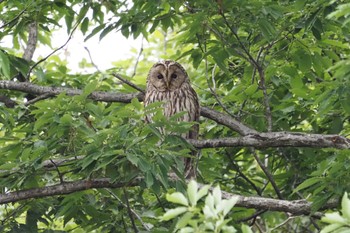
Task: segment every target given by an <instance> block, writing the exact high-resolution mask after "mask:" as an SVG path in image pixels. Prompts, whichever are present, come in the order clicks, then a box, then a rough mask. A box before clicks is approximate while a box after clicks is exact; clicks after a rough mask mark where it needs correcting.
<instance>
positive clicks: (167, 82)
mask: <svg viewBox="0 0 350 233" xmlns="http://www.w3.org/2000/svg"><path fill="white" fill-rule="evenodd" d="M165 85H166V88H167V89H169V87H170V80H167V81H165Z"/></svg>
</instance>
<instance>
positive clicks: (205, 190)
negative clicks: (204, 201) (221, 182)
mask: <svg viewBox="0 0 350 233" xmlns="http://www.w3.org/2000/svg"><path fill="white" fill-rule="evenodd" d="M209 189H210V185H204V186H203V187H202V188H201V189H200V190H199V191H198V193H197V201H198V200H200V199H201V198H202V197H204V196H205V195H207V194H208V191H209Z"/></svg>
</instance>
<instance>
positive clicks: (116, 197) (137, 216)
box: [105, 188, 151, 231]
mask: <svg viewBox="0 0 350 233" xmlns="http://www.w3.org/2000/svg"><path fill="white" fill-rule="evenodd" d="M105 190H106V191H107V192H109V194H111V195H112V196H113V197H114V198H115V199H117V200H118V201H119V202H120V204H122V205H123V206H124V207H125V208H128V207H127V205H125V204H124V203H123V202H122V200H120V198H119V197H118V196H117V195H115V194H114V193H113V192H112V191H111V190H109V189H107V188H106V189H105ZM130 211H131V213H132V214H133V215H134V216H135V217H136V218H137V220H139V221H140V223H141V224H142V226H143V227H144V228H145V229H146V230H147V231H150V230H151V229H150V228H149V227H148V226H147V224H146V223H144V222H143V221H142V218H141V217H140V215H138V214H137V213H136V212H135V210H133V209H131V208H130Z"/></svg>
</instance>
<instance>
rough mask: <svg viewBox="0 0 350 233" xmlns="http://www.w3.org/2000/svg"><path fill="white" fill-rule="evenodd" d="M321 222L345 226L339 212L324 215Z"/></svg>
mask: <svg viewBox="0 0 350 233" xmlns="http://www.w3.org/2000/svg"><path fill="white" fill-rule="evenodd" d="M321 220H322V222H327V223H336V224H343V225H346V224H347V221H346V219H344V218H343V217H342V216H340V214H339V212H334V213H326V214H325V216H324V217H323V218H322V219H321Z"/></svg>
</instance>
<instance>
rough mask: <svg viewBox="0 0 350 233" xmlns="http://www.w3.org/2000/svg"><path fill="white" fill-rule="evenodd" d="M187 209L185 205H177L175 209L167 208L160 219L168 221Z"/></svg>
mask: <svg viewBox="0 0 350 233" xmlns="http://www.w3.org/2000/svg"><path fill="white" fill-rule="evenodd" d="M186 211H187V207H177V208H175V209H170V210H168V211H167V212H166V213H165V214H164V215H163V216H162V217H161V218H160V219H161V220H162V221H168V220H170V219H173V218H175V217H177V216H178V215H180V214H183V213H185V212H186Z"/></svg>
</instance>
